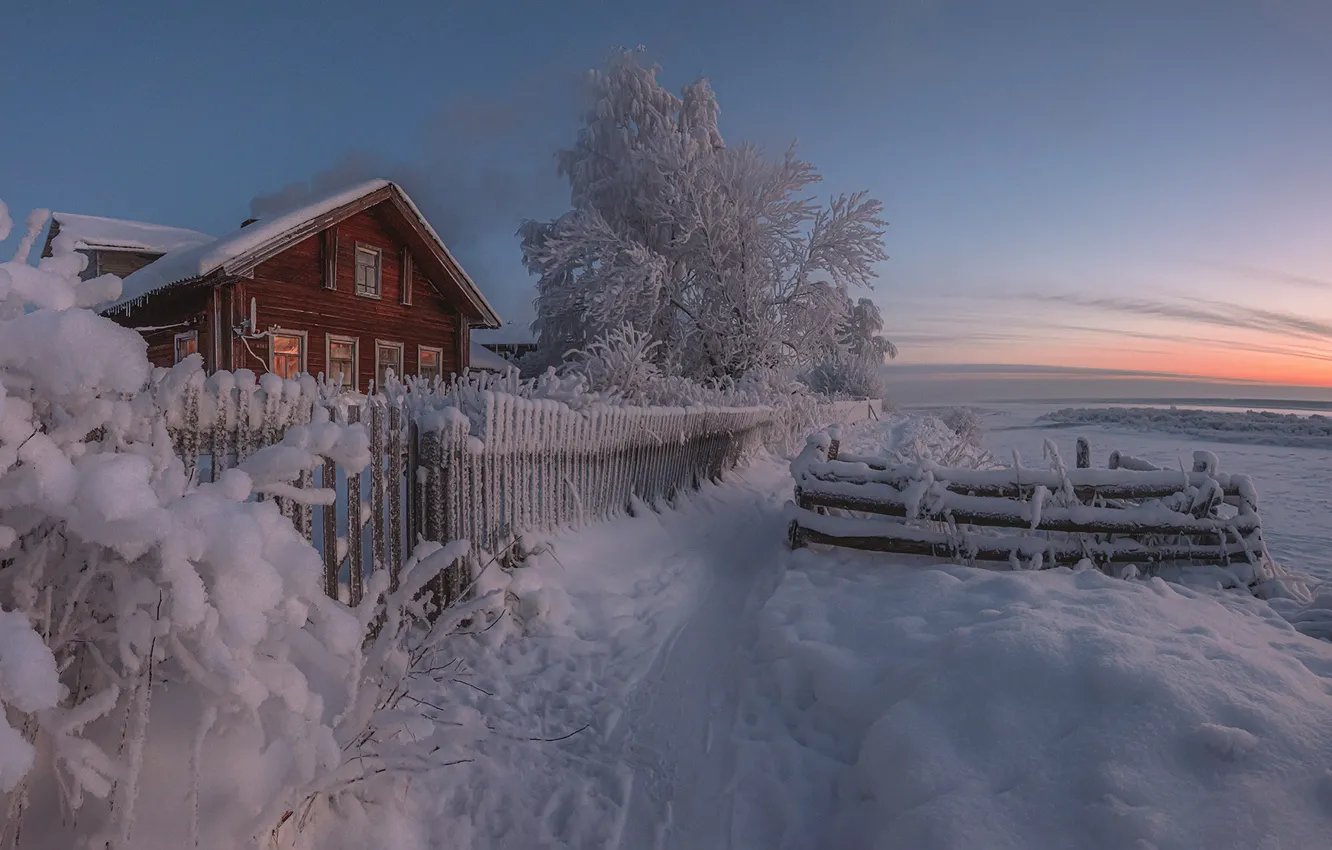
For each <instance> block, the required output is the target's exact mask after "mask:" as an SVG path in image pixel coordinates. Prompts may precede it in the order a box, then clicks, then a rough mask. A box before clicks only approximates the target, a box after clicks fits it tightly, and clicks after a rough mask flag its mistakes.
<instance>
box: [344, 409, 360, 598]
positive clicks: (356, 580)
mask: <svg viewBox="0 0 1332 850" xmlns="http://www.w3.org/2000/svg"><path fill="white" fill-rule="evenodd" d="M360 421H361V408H360V406H359V405H355V404H353V405H350V406H349V407H348V408H347V424H348V425H355V424H357V423H359V422H360ZM361 527H362V526H361V473H359V472H357V473H354V474H353V473H351V472H350V471H349V472H348V473H347V569H348V575H347V604H349V605H351V606H352V607H353V608H355V607H356V606H357V605H360V604H361V595H362V593H363V591H364V586H363V580H364V577H363V575H362V573H361V570H362V564H361Z"/></svg>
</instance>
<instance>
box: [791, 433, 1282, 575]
mask: <svg viewBox="0 0 1332 850" xmlns="http://www.w3.org/2000/svg"><path fill="white" fill-rule="evenodd" d="M838 449H839V446H838V441H837V439H836V431H835V430H833V429H830V430H829V431H823V432H819V433H818V434H815V435H814V436H812V437H810V438H809V442H808V444H807V445H806V448H805V450H804V451H802V452H801V454H800V455H799V456H798V457H797V458H796V459H795V460H794V461H793V462H792V464H791V472H792V476H793V477H794V478H795V498H794V502H793V503H791V504H789V505H788V519H789V534H790V543H791V545H792V546H801V545H804V544H805V543H823V544H830V545H836V546H846V547H852V548H858V549H868V550H874V551H884V552H896V553H899V554H913V555H927V556H938V557H951V558H960V559H962V560H964V561H966V562H975V561H1002V562H1008V563H1010V564H1011V565H1012V566H1013V567H1014V568H1015V569H1017V568H1024V567H1025V568H1032V569H1039V568H1041V567H1050V566H1057V565H1077V564H1080V563H1081V562H1083V561H1087V562H1089V563H1091V564H1094V565H1097V566H1100V567H1102V568H1105V567H1107V566H1109V565H1117V569H1118V571H1119V572H1120V573H1121V574H1123V573H1125V571H1127V572H1128V573H1130V574H1131V573H1132V572H1133V571H1134V569H1135V568H1144V569H1146V568H1156V567H1157V566H1158V565H1161V564H1176V565H1180V564H1187V565H1196V564H1203V565H1219V566H1221V567H1224V568H1225V570H1226V572H1227V575H1228V577H1229V580H1230V582H1231V583H1233V584H1237V585H1243V586H1249V587H1253V586H1255V585H1258V584H1259V583H1261V582H1263V581H1265V580H1267V579H1271V578H1274V577H1275V575H1276V568H1275V565H1274V564H1273V563H1272V561H1271V559H1270V557H1269V556H1268V554H1267V549H1266V547H1265V545H1264V543H1263V538H1262V524H1261V521H1260V519H1259V515H1258V497H1257V493H1256V491H1255V490H1254V487H1253V484H1252V482H1251V481H1250V480H1249V478H1248V477H1247V476H1244V475H1236V474H1227V473H1222V472H1219V471H1218V469H1217V466H1218V463H1217V460H1216V456H1215V455H1213V454H1211V453H1210V452H1197V453H1195V462H1194V467H1193V469H1192V470H1188V471H1185V470H1166V469H1155V468H1151V469H1148V468H1144V467H1143V466H1142V465H1141V464H1140V462H1136V461H1134V459H1132V458H1125V457H1124V456H1123V455H1120V454H1119V453H1117V452H1116V453H1115V454H1114V455H1112V460H1113V461H1115V462H1114V463H1112V466H1114V467H1116V468H1111V469H1092V468H1090V467H1089V462H1088V460H1087V458H1088V457H1089V452H1088V451H1084V449H1083V446H1082V445H1081V444H1080V445H1079V468H1076V469H1066V468H1065V467H1064V466H1063V463H1062V461H1061V460H1060V459H1059V458H1058V455H1057V453H1056V454H1054V455H1052V459H1053V461H1054V463H1053V464H1052V468H1050V469H1028V468H1024V467H1022V466H1021V465H1020V464H1018V465H1015V466H1012V467H1006V468H999V469H954V468H948V467H943V466H939V465H938V464H935V463H933V462H930V461H925V462H922V463H919V464H912V465H902V464H893V463H892V462H890V461H888V460H886V459H883V458H874V457H859V456H853V455H842V454H839V451H838ZM1126 460H1127V461H1129V463H1125V461H1126ZM1082 464H1087V466H1086V467H1083V466H1082ZM829 509H833V510H836V511H839V512H851V514H850V515H833V514H830V513H829V512H828V511H829ZM866 514H872V515H874V517H873V518H870V517H866V516H865V515H866ZM999 529H1014V530H1017V533H1002V532H1000V531H998V530H999ZM1130 565H1133V566H1130Z"/></svg>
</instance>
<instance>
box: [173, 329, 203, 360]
mask: <svg viewBox="0 0 1332 850" xmlns="http://www.w3.org/2000/svg"><path fill="white" fill-rule="evenodd" d="M182 339H192V340H194V353H195V354H198V353H199V331H198V330H197V329H196V330H192V331H182V332H181V333H178V334H176V335H175V337H173V338H172V340H171V356H172V357H173V358H175V361H176V362H177V363H179V362H180V341H181V340H182Z"/></svg>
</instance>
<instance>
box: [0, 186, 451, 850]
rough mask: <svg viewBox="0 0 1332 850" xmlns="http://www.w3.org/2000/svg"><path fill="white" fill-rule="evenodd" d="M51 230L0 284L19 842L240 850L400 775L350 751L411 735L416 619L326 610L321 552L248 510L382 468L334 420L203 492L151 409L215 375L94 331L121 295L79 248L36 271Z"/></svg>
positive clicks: (3, 676) (12, 799)
mask: <svg viewBox="0 0 1332 850" xmlns="http://www.w3.org/2000/svg"><path fill="white" fill-rule="evenodd" d="M46 218H47V214H46V213H45V211H38V212H37V213H34V214H33V216H31V217H30V218H29V220H28V223H27V230H26V233H25V235H24V237H23V238H22V240H21V242H20V245H19V249H18V254H17V256H16V257H15V259H14V260H12V261H10V262H5V263H0V703H2V704H3V708H4V713H3V716H0V793H3V795H4V798H3V800H4V802H3V805H4V807H5V820H4V826H3V829H4V835H3V836H0V844H2V845H3V846H10V845H11V844H12V843H13V841H14V840H15V836H16V835H17V833H18V832H19V831H20V830H22V832H23V836H24V841H25V843H26V842H27V841H28V840H34V841H35V843H36V845H43V846H75V844H76V843H78V842H86V845H87V846H97V847H99V848H102V847H108V848H128V847H131V846H134V844H135V825H136V821H138V820H140V819H141V818H142V817H143V816H144V813H145V811H146V810H149V811H148V813H149V816H150V817H151V818H152V823H153V827H152V831H153V832H155V833H159V832H161V831H162V830H163V829H165V830H167V831H168V832H171V833H172V834H175V835H177V837H178V840H176V841H175V846H209V847H220V846H236V845H237V844H238V843H243V842H244V838H245V836H258V835H260V834H261V833H263V834H266V833H268V832H269V831H271V830H272V828H273V827H274V826H275V825H276V824H277V823H278V821H279V820H280V819H281V817H282V815H283V814H284V812H285V811H287V810H288V809H289V808H290V807H291V806H294V805H295V804H296V803H297V802H299V801H301V800H304V799H309V798H310V797H311V796H312V795H318V794H321V793H325V792H327V791H336V790H338V789H342V788H345V787H346V785H347V782H348V781H349V777H354V776H364V775H371V774H373V773H374V771H375V770H376V769H377V768H379V767H383V766H384V765H383V764H382V763H381V762H377V761H375V759H374V758H371V759H370V760H369V761H367V760H366V759H365V758H363V757H362V756H361V755H360V754H358V755H357V756H356V757H355V758H353V757H352V756H351V755H350V753H349V748H351V747H356V746H364V745H365V744H366V741H367V736H369V737H370V738H375V739H376V740H379V741H380V742H381V744H380V746H381V749H385V750H386V751H387V750H389V749H391V746H390V744H389V742H388V739H391V738H393V736H394V735H399V732H398V731H396V730H399V729H401V727H402V726H403V723H402V722H400V721H401V717H398V716H394V715H392V714H384V713H383V712H390V711H391V710H392V706H391V705H390V702H391V699H390V698H389V694H390V693H391V690H392V689H393V688H395V687H396V684H395V683H396V682H398V681H400V680H401V677H402V675H403V673H402V671H403V670H404V669H405V668H406V666H407V664H408V662H409V660H410V659H409V653H408V651H407V650H406V649H405V648H404V647H403V644H402V637H403V634H404V628H405V627H404V626H402V623H403V621H404V620H403V618H404V616H405V615H402V614H401V611H402V610H405V609H404V604H405V603H404V602H403V600H401V599H396V603H397V604H398V608H397V612H398V613H395V610H394V609H393V607H392V605H390V606H389V607H387V608H386V607H385V603H384V602H383V601H382V600H381V596H380V595H379V594H378V593H377V592H372V593H371V594H369V595H368V596H367V602H366V603H365V604H363V605H362V606H361V607H360V608H358V609H356V610H352V609H348V608H346V607H345V606H343V605H341V604H340V603H338V602H335V601H333V600H331V599H329V598H327V597H326V596H325V595H324V592H323V588H322V576H323V569H322V563H321V559H320V557H319V555H318V553H317V552H316V551H315V550H314V549H313V548H312V547H311V546H310V545H309V543H308V542H307V541H306V540H305V539H304V538H303V537H301V535H300V534H299V533H298V532H297V531H296V530H295V528H294V527H293V525H292V524H291V522H290V521H289V520H287V519H286V518H285V517H283V516H282V515H281V514H280V513H279V512H278V510H277V507H276V505H275V504H274V503H273V502H271V501H265V502H257V501H254V500H252V499H251V496H252V495H253V494H255V493H257V492H265V491H267V492H275V491H281V488H282V487H283V486H284V485H285V482H289V481H291V480H293V479H294V478H295V477H296V476H297V475H299V474H300V472H301V470H303V469H309V468H311V467H313V466H314V465H315V464H316V463H317V457H318V455H321V454H324V455H328V456H331V457H334V458H336V459H337V461H338V462H339V463H340V464H343V465H345V466H346V467H347V468H349V469H351V470H355V469H357V468H359V467H363V466H364V465H365V464H366V463H367V462H368V460H369V457H368V452H367V451H366V448H367V442H368V440H367V437H366V434H365V431H364V429H363V428H361V427H359V426H352V427H348V426H340V425H336V424H334V423H331V422H329V421H327V415H326V413H324V414H323V415H322V416H317V417H316V420H315V421H314V422H312V423H311V424H309V425H305V426H301V427H297V428H293V429H291V430H289V431H288V432H287V434H286V436H285V438H284V439H283V441H282V443H281V444H279V445H275V446H270V447H268V448H264V449H261V450H260V451H259V452H257V453H255V454H254V455H252V456H251V457H249V458H248V459H246V460H245V461H244V462H243V463H242V464H241V465H240V467H239V468H236V469H231V470H227V471H226V472H224V473H223V474H222V475H221V476H220V477H219V479H218V480H217V481H216V482H215V483H208V484H198V485H196V484H194V483H193V482H192V481H191V480H190V479H189V477H188V476H187V474H186V471H185V467H184V464H183V463H182V462H181V460H180V459H179V458H177V457H176V455H175V453H174V450H173V447H172V444H171V440H170V436H169V434H168V431H167V425H166V415H165V411H163V410H160V409H158V408H157V407H156V406H155V404H154V401H153V400H154V398H156V397H160V396H161V395H162V393H161V392H160V391H162V390H164V389H169V388H170V387H171V386H172V385H175V386H178V387H179V386H185V385H188V384H191V383H202V382H203V380H204V376H203V373H202V369H201V364H200V361H199V359H198V357H197V356H196V357H192V358H189V359H188V360H187V361H186V362H185V363H182V364H180V365H178V366H177V367H175V368H174V369H172V370H167V371H165V372H159V373H157V374H154V372H153V370H152V369H151V367H150V365H149V363H148V360H147V358H146V356H145V343H144V341H143V339H142V338H141V337H140V336H139V335H138V334H137V333H135V332H134V331H132V330H128V329H125V328H122V327H119V326H118V325H116V324H115V323H113V322H111V321H110V320H108V319H106V318H104V317H101V316H98V315H97V314H95V313H93V312H90V311H89V310H87V309H84V308H85V307H87V306H88V305H92V304H96V303H101V302H104V301H106V300H107V299H108V298H114V297H115V296H116V294H117V293H118V290H119V285H120V284H119V281H118V280H117V279H116V278H114V277H110V276H103V277H99V278H95V279H93V280H90V281H87V282H82V281H80V280H79V279H78V274H79V272H80V271H81V270H82V267H83V265H84V263H85V262H86V260H85V259H84V258H83V257H82V256H80V255H78V254H74V253H71V252H69V251H68V250H67V249H66V250H62V251H60V252H58V255H57V256H55V257H50V258H45V259H42V260H41V261H40V263H39V264H38V265H37V266H32V265H29V263H28V257H29V253H30V251H31V248H32V246H33V244H34V242H35V240H36V238H37V234H38V233H39V231H40V229H41V227H42V226H43V225H44V223H45V220H46ZM10 227H11V221H10V219H9V216H8V213H7V210H6V208H5V206H4V205H3V204H0V240H3V239H4V238H6V237H7V236H8V233H9V230H10ZM269 379H270V376H265V380H269ZM272 381H277V384H278V386H277V387H276V389H277V390H278V391H281V389H282V387H281V380H280V379H277V378H276V377H272V379H271V380H270V383H272ZM150 383H151V385H152V391H150V390H149V386H150ZM270 389H271V388H270ZM169 394H170V393H166V395H169ZM321 413H322V411H321ZM330 495H331V494H328V493H327V492H325V491H319V490H314V491H305V496H306V497H307V498H309V499H311V500H313V501H324V502H327V501H328V499H327V497H328V496H330ZM294 496H295V493H292V492H288V497H294ZM436 560H437V559H436ZM418 562H419V559H418V560H417V561H414V565H415V564H416V563H418ZM408 575H409V576H410V575H412V573H411V571H409V572H408ZM378 589H379V590H382V588H378ZM372 621H374V622H383V623H386V624H387V625H386V626H385V628H384V629H383V630H382V631H381V636H382V639H381V641H380V642H379V643H376V644H374V645H372V646H371V648H370V649H368V650H367V649H366V648H364V647H363V640H362V639H363V636H364V635H365V633H366V629H367V626H368V625H369V624H370V623H371V622H372ZM386 688H387V689H388V690H386ZM422 732H423V730H421V729H415V728H414V729H410V730H408V733H410V734H413V735H416V736H417V737H418V738H419V736H420V735H421V734H422ZM172 742H176V743H174V744H173V743H172ZM372 749H373V748H372ZM148 752H154V753H156V754H157V755H156V756H155V757H154V758H153V759H152V761H151V768H152V769H151V770H149V769H148V766H149V761H148V759H147V757H146V753H148ZM390 761H391V759H390ZM388 767H389V768H391V767H392V764H389V765H388ZM367 771H369V773H367ZM145 788H148V789H151V791H150V792H149V791H145V790H144V789H145ZM149 793H151V796H152V799H145V797H146V795H147V794H149ZM25 813H26V815H27V816H26V817H25ZM205 813H207V816H206V817H205Z"/></svg>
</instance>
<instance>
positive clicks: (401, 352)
mask: <svg viewBox="0 0 1332 850" xmlns="http://www.w3.org/2000/svg"><path fill="white" fill-rule="evenodd" d="M381 345H382V346H384V347H385V348H396V349H398V369H397V372H396V373H395V374H396V375H397V376H398V379H399V380H401V379H402V377H403V375H402V371H403V369H405V368H407V367H406V365H404V364H403V362H402V361H403V358H404V357H406V346H404V345H403V344H402V343H400V342H393V341H392V340H387V339H377V340H375V391H376V392H378V391H380V390H382V389H383V387H381V386H379V347H380V346H381Z"/></svg>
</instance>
